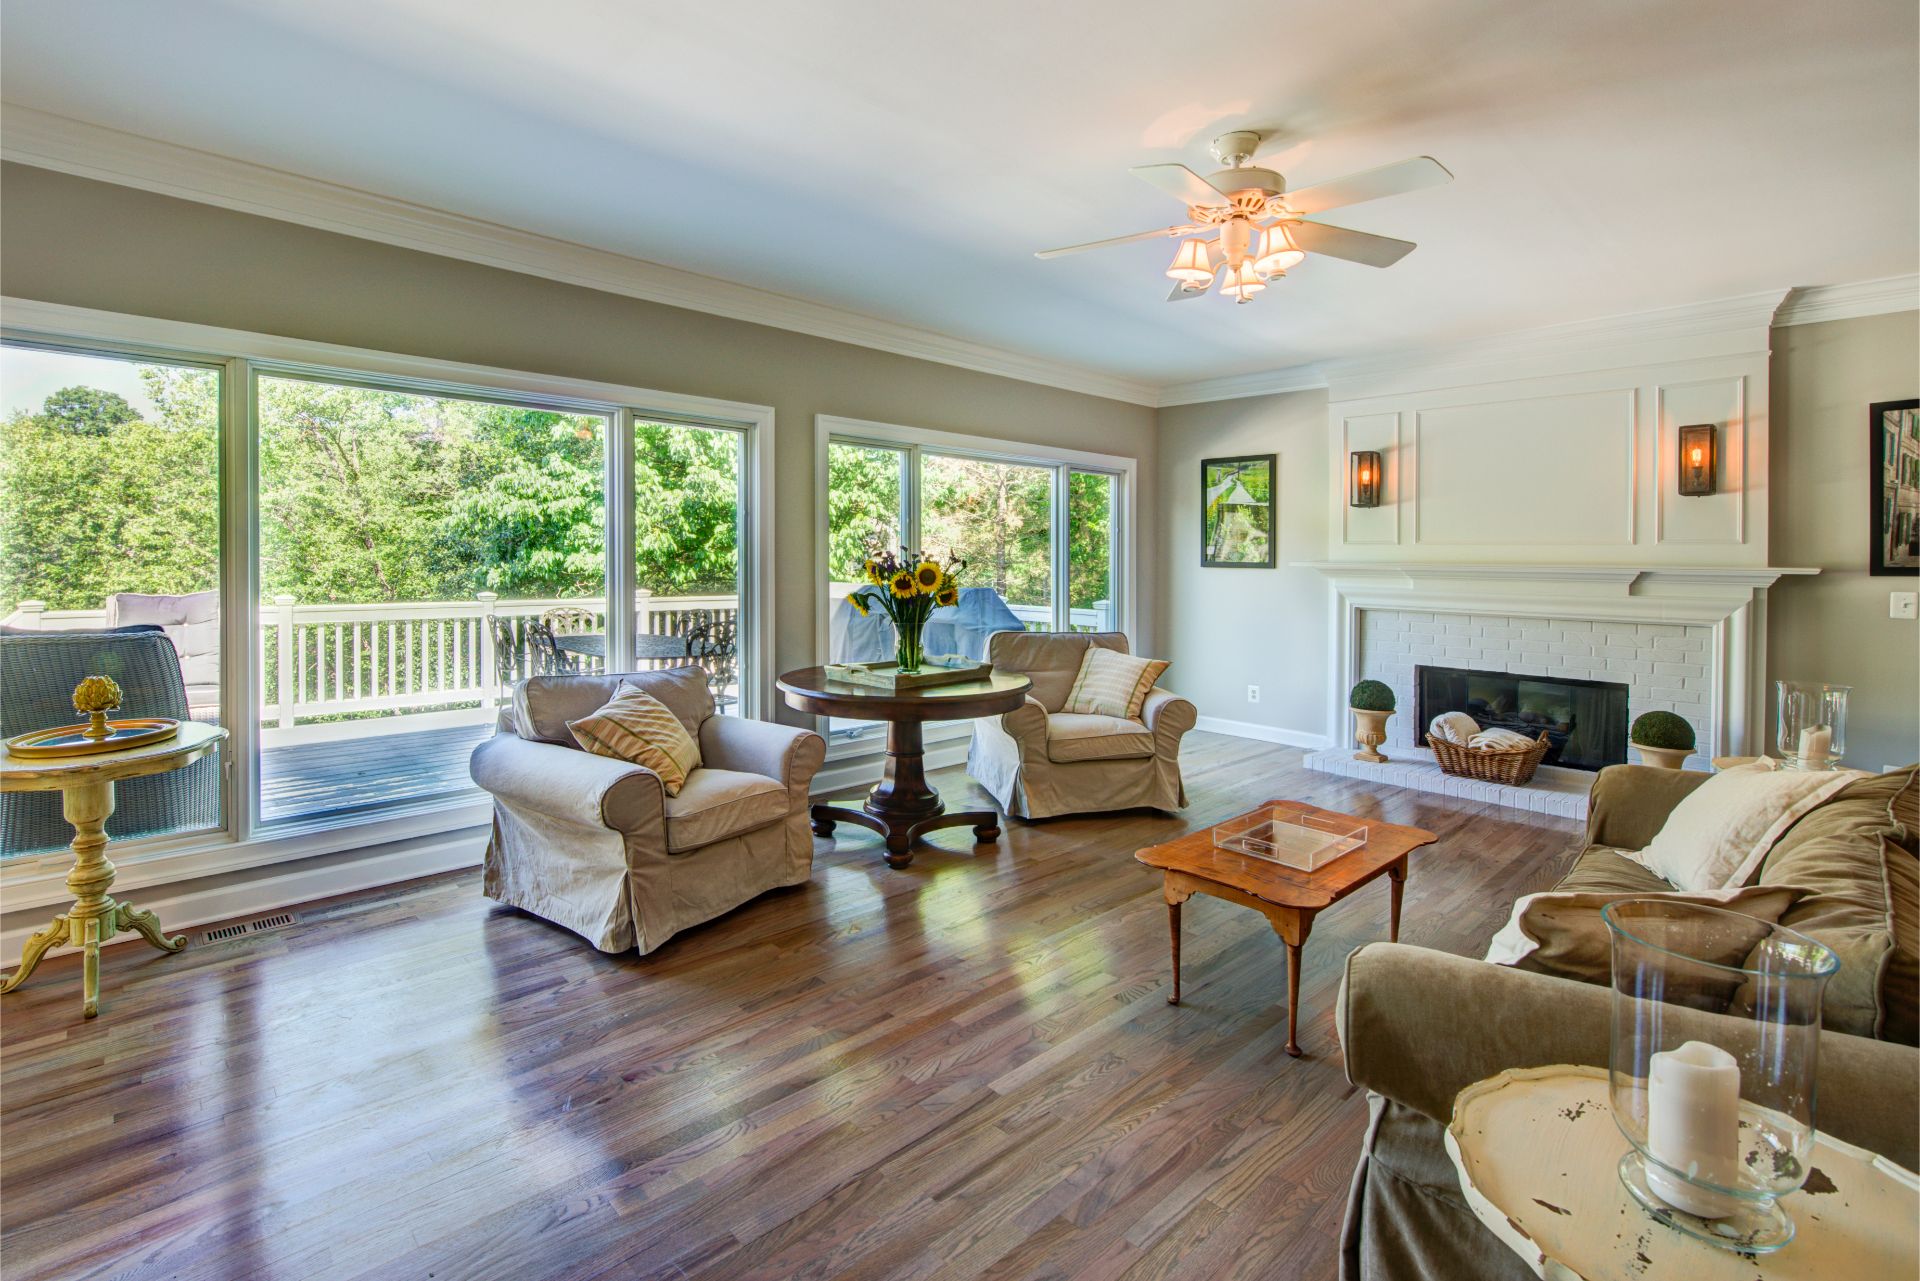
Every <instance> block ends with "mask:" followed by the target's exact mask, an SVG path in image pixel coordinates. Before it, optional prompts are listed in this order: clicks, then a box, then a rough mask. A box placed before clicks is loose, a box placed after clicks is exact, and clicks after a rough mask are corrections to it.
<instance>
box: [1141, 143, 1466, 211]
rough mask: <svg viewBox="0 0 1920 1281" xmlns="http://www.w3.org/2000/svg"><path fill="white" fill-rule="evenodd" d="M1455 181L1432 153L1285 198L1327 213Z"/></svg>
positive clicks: (1295, 207) (1291, 203) (1293, 206)
mask: <svg viewBox="0 0 1920 1281" xmlns="http://www.w3.org/2000/svg"><path fill="white" fill-rule="evenodd" d="M1136 172H1138V171H1137V170H1136ZM1452 181H1453V175H1452V174H1450V173H1448V172H1447V167H1446V166H1445V165H1443V164H1441V163H1440V162H1439V161H1438V160H1435V159H1434V158H1433V157H1432V156H1415V157H1414V158H1413V159H1412V160H1402V161H1401V162H1400V163H1399V164H1396V165H1381V166H1380V167H1379V168H1378V169H1369V170H1367V171H1366V172H1365V173H1354V174H1348V175H1347V176H1346V177H1344V178H1335V179H1334V180H1333V181H1332V182H1323V183H1319V184H1317V185H1315V186H1312V187H1302V188H1300V190H1298V191H1289V192H1288V193H1287V194H1286V197H1285V199H1286V202H1287V208H1289V209H1291V210H1293V211H1294V212H1295V213H1299V214H1316V213H1324V212H1325V211H1326V210H1328V209H1338V208H1340V207H1341V206H1342V205H1357V204H1359V203H1360V202H1361V201H1363V200H1378V199H1380V198H1381V197H1382V196H1398V195H1400V194H1402V193H1404V192H1408V191H1419V190H1420V189H1421V188H1423V187H1438V186H1439V185H1440V184H1441V183H1445V182H1452Z"/></svg>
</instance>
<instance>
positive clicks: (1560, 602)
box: [1295, 560, 1819, 754]
mask: <svg viewBox="0 0 1920 1281" xmlns="http://www.w3.org/2000/svg"><path fill="white" fill-rule="evenodd" d="M1295 566H1296V568H1302V569H1312V570H1316V571H1318V572H1319V573H1321V574H1323V575H1325V576H1326V578H1327V580H1328V583H1329V584H1330V586H1331V588H1332V591H1333V596H1334V602H1333V604H1334V608H1333V609H1332V610H1331V611H1330V619H1331V622H1330V637H1329V642H1330V644H1329V652H1331V653H1332V654H1334V655H1336V656H1337V660H1336V663H1335V665H1334V669H1333V682H1332V687H1331V688H1330V689H1329V690H1328V693H1327V699H1328V703H1327V706H1328V717H1327V724H1328V725H1329V727H1330V728H1331V729H1332V731H1333V734H1334V737H1335V741H1336V742H1338V741H1340V739H1341V738H1342V736H1343V733H1344V730H1345V727H1346V719H1347V710H1346V705H1347V691H1348V690H1350V689H1351V688H1352V687H1353V684H1354V682H1355V681H1356V680H1358V679H1359V677H1360V671H1359V661H1360V654H1359V644H1358V640H1359V633H1360V628H1359V619H1360V614H1361V613H1362V611H1364V610H1368V609H1376V610H1398V611H1409V610H1411V611H1432V612H1434V613H1436V614H1439V613H1445V614H1468V615H1473V614H1498V615H1504V616H1508V617H1526V618H1569V619H1583V620H1590V621H1593V622H1617V623H1626V622H1632V623H1678V624H1684V625H1691V626H1704V627H1708V628H1711V629H1712V633H1713V643H1712V647H1711V650H1712V652H1711V653H1710V654H1709V655H1708V657H1709V659H1710V667H1711V673H1712V688H1711V698H1710V700H1709V711H1708V716H1709V718H1710V719H1711V721H1712V724H1713V726H1714V729H1715V731H1716V732H1715V733H1714V734H1713V735H1712V737H1713V739H1714V741H1716V742H1718V743H1721V744H1724V745H1725V748H1724V749H1723V750H1725V751H1728V752H1732V753H1742V754H1744V753H1750V752H1753V751H1756V750H1758V743H1759V738H1758V735H1759V730H1760V727H1761V725H1762V724H1763V722H1764V719H1765V709H1766V694H1765V690H1764V689H1763V688H1762V684H1763V677H1764V673H1765V672H1766V592H1767V588H1769V587H1771V586H1772V585H1773V584H1774V583H1776V582H1778V581H1779V580H1780V579H1781V578H1783V577H1785V576H1787V575H1793V574H1815V573H1818V572H1819V571H1818V570H1816V569H1789V568H1774V567H1752V566H1717V565H1710V566H1688V565H1674V564H1660V565H1545V564H1527V563H1499V564H1468V563H1461V562H1448V561H1417V562H1408V561H1387V560H1341V561H1303V562H1295Z"/></svg>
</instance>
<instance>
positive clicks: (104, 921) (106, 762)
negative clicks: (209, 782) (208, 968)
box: [0, 721, 227, 1018]
mask: <svg viewBox="0 0 1920 1281" xmlns="http://www.w3.org/2000/svg"><path fill="white" fill-rule="evenodd" d="M226 738H227V731H226V730H224V729H222V728H220V727H219V726H217V725H203V724H201V723H200V722H198V721H184V722H182V723H181V725H180V732H179V733H178V734H176V735H174V736H173V737H172V738H169V739H166V740H164V741H162V742H158V743H148V744H146V745H145V746H142V747H129V748H127V749H126V750H125V751H119V752H101V753H99V754H98V755H95V756H56V757H45V758H41V757H34V758H28V757H21V756H14V755H12V754H11V753H9V754H7V755H5V756H0V792H50V791H55V790H58V791H59V792H60V793H61V808H62V811H63V812H64V813H65V815H66V819H67V822H69V823H71V824H73V845H72V849H73V870H72V871H71V872H68V873H67V888H68V889H69V890H71V891H72V892H73V896H74V897H73V906H72V907H70V908H68V909H67V910H66V911H64V912H62V913H60V915H58V916H56V917H54V918H53V924H51V925H49V926H47V928H46V929H44V930H41V931H39V932H38V933H36V934H35V935H33V936H32V937H31V938H29V939H28V940H27V945H26V947H25V948H24V949H22V951H21V953H20V968H18V969H16V970H15V971H14V972H13V973H12V974H11V975H9V976H8V977H7V980H6V982H5V983H0V993H6V992H11V991H13V990H14V989H15V988H17V987H19V986H20V985H21V984H22V983H24V982H26V980H27V976H28V975H30V974H32V973H33V971H34V967H36V966H37V965H39V964H40V958H41V957H42V956H45V955H46V953H47V950H48V949H49V948H53V947H58V946H59V945H60V944H62V943H71V944H72V945H73V946H75V947H78V948H84V949H85V951H86V956H85V959H84V961H83V962H82V966H81V980H80V984H81V1007H80V1012H81V1014H82V1015H83V1016H84V1017H86V1018H93V1017H94V1016H95V1015H97V1014H99V1013H100V946H101V944H103V943H108V942H111V941H112V940H113V937H114V936H115V935H116V934H120V933H122V932H123V931H129V930H130V931H132V932H134V933H136V934H138V935H139V936H140V937H141V938H143V939H145V940H146V941H147V942H149V943H151V944H153V945H154V946H155V947H157V948H159V949H160V950H161V951H163V952H178V951H179V950H180V949H181V948H183V947H185V946H186V945H187V940H186V937H185V936H184V935H175V936H174V937H172V938H168V937H167V936H166V935H165V934H164V933H162V932H161V929H160V920H159V918H158V917H156V916H155V915H154V914H153V913H152V912H143V911H141V910H140V909H139V908H137V907H135V906H134V905H133V904H131V903H121V902H118V901H116V900H115V899H113V898H112V897H110V896H109V895H108V894H107V891H108V890H109V889H111V888H113V864H112V863H110V862H108V861H107V833H106V826H107V819H109V818H110V817H112V815H113V785H114V783H115V782H116V781H118V780H120V779H123V778H142V777H144V776H146V775H149V774H164V773H166V772H167V771H169V770H176V769H181V768H183V767H185V766H188V765H191V764H193V763H194V762H195V761H197V760H199V759H200V758H202V757H203V756H206V755H207V754H208V753H210V752H212V751H214V750H215V749H217V748H218V747H219V746H220V744H221V743H222V742H224V741H225V740H226Z"/></svg>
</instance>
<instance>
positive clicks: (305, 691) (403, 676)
mask: <svg viewBox="0 0 1920 1281" xmlns="http://www.w3.org/2000/svg"><path fill="white" fill-rule="evenodd" d="M634 606H635V613H636V616H637V618H638V619H639V623H640V629H641V631H643V632H651V633H655V634H660V635H680V634H683V633H684V632H685V630H686V628H687V626H688V625H689V622H690V620H692V619H694V618H697V617H698V615H697V614H696V611H707V612H710V613H712V614H714V615H717V616H719V617H722V618H727V619H734V618H737V616H738V614H739V599H738V598H737V597H735V596H731V595H727V596H656V595H654V594H653V593H652V592H650V591H646V590H641V591H639V592H636V593H635V594H634ZM560 608H571V609H580V610H585V611H586V612H587V613H588V614H590V615H591V616H592V621H591V622H590V623H589V624H587V625H586V626H585V628H584V630H588V631H599V632H604V631H605V630H606V622H607V607H606V601H605V599H604V598H601V597H595V598H586V599H582V598H558V597H556V598H553V599H548V600H513V601H506V600H501V599H500V598H499V596H498V595H497V594H496V593H494V592H479V593H476V594H475V596H474V598H473V599H472V600H470V601H422V602H411V603H407V602H398V603H395V602H383V603H378V604H369V605H315V604H302V603H300V602H299V601H297V600H296V599H295V598H294V597H292V596H276V597H274V598H273V599H272V601H271V602H270V603H263V605H262V607H261V610H260V651H259V660H260V716H261V718H262V720H263V721H264V722H266V723H268V724H270V725H275V726H277V727H279V728H281V729H291V728H292V727H293V726H294V725H295V724H296V723H297V722H300V721H308V722H311V721H312V720H314V719H315V718H323V717H324V718H331V717H338V716H346V715H353V714H358V713H367V712H413V711H423V710H427V709H432V708H451V707H457V706H460V705H462V704H480V705H485V704H488V703H490V702H491V701H492V700H493V699H494V698H496V697H497V696H498V695H499V694H500V693H501V692H502V691H503V690H504V689H505V688H506V686H507V685H509V684H511V683H512V682H513V681H515V680H518V679H519V678H521V677H523V676H529V675H532V674H533V652H532V650H531V649H530V647H529V646H528V645H527V643H526V637H527V624H528V623H530V622H532V621H534V620H535V619H537V618H539V617H540V616H541V615H542V614H544V613H546V612H547V611H548V610H552V609H560ZM5 625H7V626H11V627H20V628H25V629H29V630H34V631H50V632H51V631H84V630H87V629H89V628H102V627H105V626H106V625H107V612H106V611H105V610H104V609H97V610H65V609H63V610H50V609H46V608H44V606H42V605H41V603H40V602H39V601H22V602H20V604H19V606H18V607H17V608H16V609H15V610H14V611H13V613H12V614H11V615H9V616H8V617H7V618H6V620H5ZM507 645H510V646H511V647H510V648H508V649H506V650H505V651H504V652H503V649H502V647H503V646H507Z"/></svg>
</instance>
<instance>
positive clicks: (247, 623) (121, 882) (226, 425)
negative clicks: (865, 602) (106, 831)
mask: <svg viewBox="0 0 1920 1281" xmlns="http://www.w3.org/2000/svg"><path fill="white" fill-rule="evenodd" d="M0 337H5V338H8V339H17V340H20V341H23V342H27V343H35V344H42V345H47V346H56V347H58V346H65V347H68V348H70V349H73V350H75V351H78V352H81V353H83V354H84V353H85V352H86V351H87V350H89V349H92V350H94V351H95V352H97V353H98V354H101V355H106V356H132V357H135V358H138V357H141V356H149V357H153V358H156V359H161V360H168V359H178V360H183V361H186V362H189V363H193V364H199V365H211V366H218V367H220V368H222V370H223V372H224V377H225V383H224V387H223V406H222V409H223V412H222V418H221V437H220V439H221V442H222V445H221V448H222V451H223V452H222V456H221V477H222V482H221V483H222V487H223V490H222V500H223V502H224V503H225V504H226V512H225V515H226V521H225V530H226V537H225V540H224V541H223V542H222V544H221V574H222V578H221V581H222V583H223V595H222V606H223V610H222V620H223V622H222V633H221V644H222V663H221V705H222V706H223V707H244V706H249V705H250V703H251V700H252V697H253V691H254V690H256V689H257V688H258V682H259V675H258V672H257V671H256V670H255V668H256V666H257V660H258V654H257V650H256V646H255V644H254V643H253V638H252V634H251V632H250V630H249V629H250V628H251V627H252V626H254V625H255V620H254V617H253V611H254V609H255V607H256V601H257V595H258V593H257V591H256V590H255V589H256V588H257V586H258V581H259V579H258V568H257V565H256V563H255V560H254V556H253V548H254V545H255V542H256V539H255V537H254V535H255V532H256V529H255V526H256V524H257V520H258V504H257V502H256V501H255V492H254V488H253V486H252V485H251V484H235V483H234V481H233V478H234V477H247V478H251V477H252V476H253V474H254V464H255V458H256V453H257V448H256V441H255V440H254V438H253V437H254V433H253V432H252V431H250V430H244V428H245V427H247V426H250V425H251V423H252V422H253V416H252V406H251V403H250V401H251V397H252V394H253V374H254V373H255V372H259V373H262V374H266V375H269V376H270V375H272V374H274V373H301V374H306V375H316V376H320V377H327V376H330V375H331V376H336V377H338V376H345V377H348V378H354V377H360V378H374V379H380V380H385V381H393V382H398V383H404V384H407V386H406V387H404V388H403V390H412V391H420V392H426V393H430V394H431V393H436V392H437V393H440V394H446V395H454V396H458V395H461V394H463V393H464V394H471V393H474V392H481V393H493V394H497V395H500V396H503V397H506V398H510V399H512V400H515V401H519V402H525V403H533V404H536V405H541V406H543V407H552V408H556V409H572V410H581V411H585V412H592V413H601V414H606V415H607V416H608V418H609V420H610V429H609V440H610V442H612V446H613V447H612V448H610V449H609V451H608V457H609V459H610V460H611V465H610V467H609V472H610V474H609V476H608V492H607V508H608V518H607V519H608V530H607V536H608V545H609V546H610V547H616V548H617V547H622V546H631V538H632V526H633V477H632V461H631V459H632V454H631V449H632V441H633V434H632V433H633V424H634V422H635V421H636V420H638V421H653V420H654V419H656V418H658V419H661V420H667V421H686V422H690V423H695V424H699V423H706V424H710V425H717V426H726V427H731V428H735V429H738V430H740V431H741V432H742V433H743V434H744V436H745V440H746V454H747V457H746V464H745V467H744V468H743V475H742V485H741V489H742V493H741V519H742V529H741V536H740V545H741V548H742V549H743V550H748V551H750V552H751V554H750V555H748V556H747V558H746V561H745V564H744V566H743V573H742V577H743V579H744V580H745V581H743V582H742V584H741V589H740V595H741V599H742V601H743V603H745V604H747V605H748V606H749V607H750V608H749V610H747V611H743V613H745V614H746V617H745V618H744V619H743V626H742V628H741V632H742V638H741V645H742V648H743V649H744V650H745V651H746V654H747V656H748V658H749V659H750V661H751V663H752V668H751V670H752V672H753V677H754V680H753V683H752V685H751V686H750V687H748V688H743V689H742V690H741V691H740V694H741V713H742V715H744V716H749V717H763V716H765V715H767V714H768V713H769V712H770V711H771V709H772V707H773V677H774V670H773V667H774V656H773V583H774V577H775V574H774V560H773V557H774V511H773V500H774V462H775V457H776V452H775V442H774V411H773V409H772V407H771V406H767V405H754V404H749V403H747V402H744V401H731V400H720V399H717V398H714V397H709V396H688V395H683V394H681V393H678V392H667V391H659V390H655V389H652V388H645V387H634V386H629V385H625V384H621V383H608V382H599V381H595V380H592V379H582V378H567V377H562V376H558V375H552V374H542V373H536V372H533V371H529V370H515V369H505V368H500V367H497V366H492V365H472V364H465V363H462V362H459V361H449V360H438V359H434V358H431V357H425V356H409V355H406V354H403V353H398V352H388V351H376V350H373V349H371V348H364V347H348V346H343V345H340V344H337V343H324V342H315V341H311V340H308V339H302V338H287V337H281V336H278V335H273V334H258V333H253V332H251V331H248V330H241V329H226V328H221V327H219V326H214V325H199V324H192V323H189V322H186V321H176V320H166V319H161V318H158V317H152V316H134V315H127V314H125V313H122V312H113V311H101V310H97V309H94V308H90V307H72V306H67V305H65V304H62V303H49V302H40V301H37V300H34V299H25V298H13V297H0ZM235 425H239V426H240V427H242V428H243V429H242V430H235V429H234V428H235ZM626 559H627V558H626V557H624V556H614V557H612V558H610V561H609V573H608V584H607V586H608V592H609V599H610V600H613V599H624V598H623V597H618V596H614V595H612V593H613V591H614V589H615V587H616V586H617V585H618V583H620V582H624V583H625V584H627V586H628V588H629V590H630V589H631V586H632V583H633V574H634V570H633V567H632V566H631V565H623V564H622V562H623V561H625V560H626ZM249 593H252V594H251V595H249ZM614 614H615V616H618V617H621V618H622V619H624V620H625V621H623V622H622V623H620V624H619V625H618V626H614V625H612V624H611V623H610V626H609V644H610V648H611V649H612V651H613V655H614V657H615V658H616V659H617V658H619V657H620V656H621V655H622V652H623V650H624V651H625V652H628V653H630V652H631V645H632V640H631V637H632V634H633V624H632V621H631V620H630V619H627V618H626V615H625V613H624V612H622V611H614ZM234 729H235V731H236V732H235V738H234V740H233V744H232V749H231V750H228V751H225V752H223V753H222V759H223V761H224V762H225V772H226V788H227V797H226V806H225V810H226V816H227V824H226V826H225V827H224V828H222V829H220V830H218V831H210V832H197V833H189V834H183V835H181V836H178V837H160V838H155V839H151V840H136V841H127V842H124V843H122V842H115V843H114V845H113V851H112V852H113V860H114V866H115V868H116V870H117V876H116V880H115V886H116V888H118V889H123V890H132V889H138V888H140V887H142V886H152V885H164V884H171V883H175V882H180V881H185V880H188V879H192V878H197V877H204V876H212V875H218V874H221V873H225V872H231V871H236V870H239V869H243V868H252V867H261V866H265V865H269V864H274V863H281V862H286V861H289V860H295V859H304V858H311V857H314V856H316V855H321V854H330V853H337V852H340V851H344V850H351V849H358V848H366V847H373V846H378V845H384V844H387V843H389V842H392V841H399V840H407V839H412V838H419V837H426V836H433V835H439V834H444V833H454V832H465V831H470V830H471V829H473V828H474V827H476V826H478V825H480V824H484V823H485V822H486V821H487V819H488V817H489V815H490V813H491V808H490V806H489V805H488V804H487V803H486V802H485V801H484V800H476V799H475V798H473V797H471V796H467V797H461V798H458V799H455V800H450V801H435V802H426V803H422V804H419V805H415V806H402V807H396V808H394V809H389V810H383V811H381V812H380V813H379V815H378V816H376V817H371V818H368V819H366V820H364V821H361V822H357V823H355V822H346V823H327V822H324V821H323V822H320V823H315V824H307V825H299V824H292V825H286V824H276V825H274V826H273V827H272V828H269V829H263V828H261V827H260V825H258V824H257V823H256V822H255V821H254V814H253V809H254V804H255V798H254V797H253V796H252V789H251V777H250V775H251V770H252V768H253V757H254V751H253V737H252V736H253V734H254V732H255V731H254V730H253V729H252V727H251V726H250V725H248V724H245V723H241V722H236V724H235V726H234ZM71 865H72V856H71V855H70V854H69V853H67V852H66V851H64V850H55V851H50V852H49V853H46V854H37V855H31V856H27V857H24V858H17V859H8V860H5V862H4V863H0V900H3V901H4V904H5V910H7V911H15V910H19V909H25V908H32V907H42V906H46V905H49V904H55V903H65V902H67V901H69V900H70V899H71V898H72V894H71V892H70V891H68V889H67V888H66V881H65V877H66V873H67V870H68V869H69V867H70V866H71Z"/></svg>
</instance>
